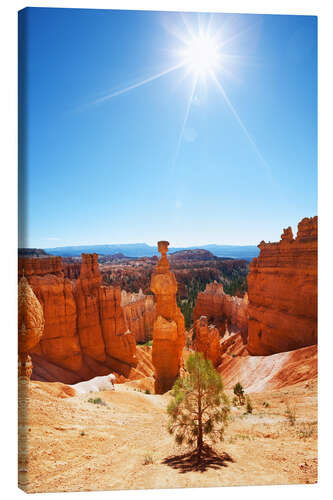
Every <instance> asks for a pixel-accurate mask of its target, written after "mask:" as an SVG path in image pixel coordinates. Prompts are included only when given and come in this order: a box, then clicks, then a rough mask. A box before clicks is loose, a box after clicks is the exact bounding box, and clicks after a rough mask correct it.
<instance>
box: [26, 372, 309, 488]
mask: <svg viewBox="0 0 333 500" xmlns="http://www.w3.org/2000/svg"><path fill="white" fill-rule="evenodd" d="M62 387H64V386H61V384H52V383H47V382H31V384H30V396H29V407H28V408H29V409H28V449H29V463H28V477H29V486H28V488H27V491H29V492H57V491H58V492H59V491H91V490H114V489H115V490H117V489H118V490H120V489H142V488H179V487H199V486H232V485H260V484H292V483H314V482H316V480H317V406H316V404H317V386H316V382H315V381H311V382H308V383H304V382H302V383H301V384H298V385H295V386H292V387H285V388H283V389H281V390H275V391H270V392H260V393H252V394H251V400H252V404H253V407H254V409H253V413H252V414H244V412H245V409H244V407H241V408H235V407H233V408H232V411H231V414H230V422H229V426H228V427H227V430H226V434H225V441H224V442H223V443H222V444H221V445H219V446H218V447H216V448H215V450H216V452H217V453H216V454H215V455H207V456H205V457H204V460H203V463H202V464H201V466H200V467H199V470H198V466H197V464H196V462H195V461H194V460H192V459H191V456H189V455H186V449H183V448H178V447H176V446H175V444H174V441H173V438H172V436H170V435H169V434H168V432H167V430H166V423H167V415H166V411H165V409H166V405H167V403H168V400H169V396H168V395H163V396H158V395H151V394H145V392H144V390H143V389H141V390H140V388H139V387H137V388H136V387H133V385H131V384H121V385H117V386H116V391H104V392H99V393H96V394H89V395H80V396H75V397H68V396H69V394H67V393H65V392H64V391H63V390H62ZM67 392H68V391H67ZM227 392H228V393H229V395H230V396H231V392H230V391H227ZM89 398H101V399H102V401H103V402H104V403H105V404H96V403H92V402H89V401H88V399H89ZM288 402H289V405H290V406H291V407H293V405H295V410H296V422H295V425H291V424H290V423H289V422H288V420H287V418H286V416H285V411H286V404H287V403H288Z"/></svg>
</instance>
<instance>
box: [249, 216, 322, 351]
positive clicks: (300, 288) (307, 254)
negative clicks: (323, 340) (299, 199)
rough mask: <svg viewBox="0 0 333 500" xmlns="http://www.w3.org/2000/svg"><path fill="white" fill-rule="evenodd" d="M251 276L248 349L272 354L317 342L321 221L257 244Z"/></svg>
mask: <svg viewBox="0 0 333 500" xmlns="http://www.w3.org/2000/svg"><path fill="white" fill-rule="evenodd" d="M258 246H259V248H260V254H259V256H258V258H256V259H253V261H252V262H251V264H250V273H249V275H248V290H249V291H248V294H249V327H248V346H247V348H248V351H249V352H250V354H253V355H268V354H274V353H278V352H284V351H290V350H293V349H298V348H301V347H305V346H310V345H313V344H316V343H317V217H312V218H305V219H303V220H302V221H301V222H300V223H299V224H298V232H297V236H296V238H295V239H294V238H293V234H292V230H291V228H290V227H289V228H288V229H285V230H284V232H283V234H282V235H281V241H279V242H278V243H265V242H264V241H263V242H261V243H260V245H258Z"/></svg>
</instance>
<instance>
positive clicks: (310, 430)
mask: <svg viewBox="0 0 333 500" xmlns="http://www.w3.org/2000/svg"><path fill="white" fill-rule="evenodd" d="M314 431H315V428H314V426H313V424H311V423H308V422H304V423H303V424H301V425H300V426H299V428H298V429H297V431H296V434H297V436H298V437H299V439H308V438H310V437H312V436H313V434H314Z"/></svg>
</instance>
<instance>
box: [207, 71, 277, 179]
mask: <svg viewBox="0 0 333 500" xmlns="http://www.w3.org/2000/svg"><path fill="white" fill-rule="evenodd" d="M210 75H211V77H212V79H213V80H214V82H215V83H216V85H217V87H218V89H219V91H220V92H221V94H222V96H223V98H224V100H225V102H226V103H227V105H228V107H229V109H230V111H231V112H232V114H233V115H234V117H235V118H236V120H237V122H238V124H239V125H240V127H241V129H242V130H243V132H244V134H245V135H246V137H247V139H248V140H249V142H250V143H251V145H252V147H253V149H254V150H255V152H256V154H257V156H258V158H259V159H260V161H261V163H262V164H263V166H264V167H265V169H266V171H267V172H268V173H271V170H270V168H269V166H268V164H267V162H266V160H265V158H264V157H263V155H262V154H261V152H260V150H259V148H258V146H257V145H256V143H255V142H254V140H253V139H252V137H251V135H250V134H249V132H248V130H247V128H246V127H245V125H244V123H243V121H242V119H241V117H240V116H239V114H238V113H237V111H236V109H235V108H234V106H233V105H232V103H231V101H230V99H229V97H228V96H227V94H226V91H225V90H224V88H223V86H222V85H221V83H220V82H219V80H218V79H217V78H216V75H215V73H214V72H212V71H211V72H210Z"/></svg>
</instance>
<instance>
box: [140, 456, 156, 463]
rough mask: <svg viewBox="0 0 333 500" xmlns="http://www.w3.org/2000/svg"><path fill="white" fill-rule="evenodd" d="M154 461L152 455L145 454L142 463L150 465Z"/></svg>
mask: <svg viewBox="0 0 333 500" xmlns="http://www.w3.org/2000/svg"><path fill="white" fill-rule="evenodd" d="M153 463H154V458H153V455H151V454H147V455H145V456H144V457H143V462H142V465H150V464H153Z"/></svg>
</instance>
